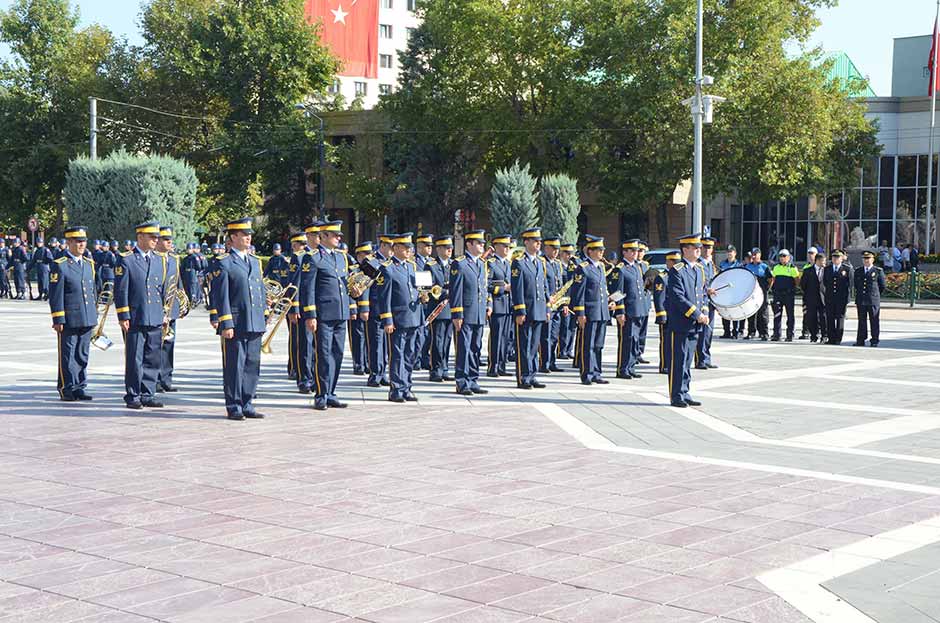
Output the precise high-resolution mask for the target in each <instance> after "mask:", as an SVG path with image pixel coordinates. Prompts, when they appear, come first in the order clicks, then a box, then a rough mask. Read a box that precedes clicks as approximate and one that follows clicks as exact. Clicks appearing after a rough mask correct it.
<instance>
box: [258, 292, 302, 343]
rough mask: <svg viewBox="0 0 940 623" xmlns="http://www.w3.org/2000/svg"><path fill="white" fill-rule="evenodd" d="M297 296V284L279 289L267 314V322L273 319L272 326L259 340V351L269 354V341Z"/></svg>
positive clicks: (282, 322)
mask: <svg viewBox="0 0 940 623" xmlns="http://www.w3.org/2000/svg"><path fill="white" fill-rule="evenodd" d="M296 296H297V286H295V285H294V284H290V285H289V286H287V287H286V288H283V289H282V290H281V298H279V299H278V300H276V301H275V302H274V305H272V306H271V311H270V313H269V314H268V324H271V320H272V319H274V326H272V327H271V330H270V331H268V334H267V335H265V336H264V339H262V340H261V352H262V353H264V354H265V355H270V354H271V353H272V352H274V351H273V349H272V348H271V341H272V340H274V336H275V335H277V331H278V329H280V328H281V325H282V324H284V319H285V318H287V314H288V313H290V310H291V308H292V307H293V305H294V297H296Z"/></svg>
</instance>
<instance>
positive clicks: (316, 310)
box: [300, 221, 355, 411]
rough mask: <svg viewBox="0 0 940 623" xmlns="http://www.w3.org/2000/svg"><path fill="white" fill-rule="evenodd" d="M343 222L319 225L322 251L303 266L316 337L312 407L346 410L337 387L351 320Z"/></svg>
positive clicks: (310, 327)
mask: <svg viewBox="0 0 940 623" xmlns="http://www.w3.org/2000/svg"><path fill="white" fill-rule="evenodd" d="M342 236H343V221H331V222H329V223H324V224H323V225H321V226H320V249H319V250H318V251H314V252H313V253H308V254H307V256H306V257H304V261H303V264H302V265H301V275H300V283H301V286H300V291H301V293H302V297H301V302H300V304H301V312H302V313H303V317H304V323H305V324H306V328H307V331H308V332H309V333H310V334H311V335H312V336H313V346H314V349H315V350H314V361H313V365H314V381H315V386H316V395H315V396H314V402H313V408H314V409H316V410H317V411H325V410H326V409H327V407H332V408H335V409H345V408H346V406H347V405H346V403H345V402H341V401H340V400H339V399H338V398H337V397H336V384H337V383H338V382H339V371H340V368H341V367H342V365H343V354H344V352H345V348H346V323H347V322H348V321H349V316H350V311H351V309H350V305H351V304H352V305H353V307H355V303H354V302H352V301H350V299H349V259H348V257H347V256H346V254H345V253H343V252H342V251H341V250H340V243H341V241H342Z"/></svg>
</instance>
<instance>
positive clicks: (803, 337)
mask: <svg viewBox="0 0 940 623" xmlns="http://www.w3.org/2000/svg"><path fill="white" fill-rule="evenodd" d="M799 339H801V340H807V339H809V336H808V335H806V334H805V333H804V334H803V335H801V336H800V337H799Z"/></svg>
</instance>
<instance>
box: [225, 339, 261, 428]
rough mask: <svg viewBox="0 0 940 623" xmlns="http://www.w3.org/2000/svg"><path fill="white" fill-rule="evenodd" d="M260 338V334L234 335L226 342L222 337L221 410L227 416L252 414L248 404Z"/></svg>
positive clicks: (255, 383)
mask: <svg viewBox="0 0 940 623" xmlns="http://www.w3.org/2000/svg"><path fill="white" fill-rule="evenodd" d="M263 336H264V334H263V333H244V334H241V335H239V334H238V333H236V334H235V337H233V338H232V339H230V340H226V339H225V338H222V378H223V381H224V389H225V410H226V411H227V412H228V414H229V415H244V416H248V415H250V414H253V413H254V412H255V408H254V406H253V405H252V404H251V401H252V400H254V397H255V392H256V391H257V389H258V377H259V375H260V374H261V340H262V337H263Z"/></svg>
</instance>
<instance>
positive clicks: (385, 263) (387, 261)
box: [382, 258, 392, 266]
mask: <svg viewBox="0 0 940 623" xmlns="http://www.w3.org/2000/svg"><path fill="white" fill-rule="evenodd" d="M391 265H392V258H388V259H387V260H385V261H384V262H382V266H391Z"/></svg>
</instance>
